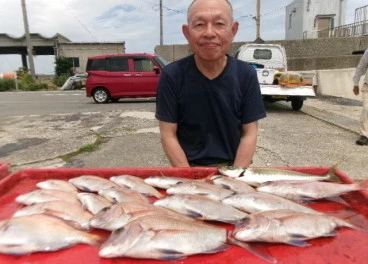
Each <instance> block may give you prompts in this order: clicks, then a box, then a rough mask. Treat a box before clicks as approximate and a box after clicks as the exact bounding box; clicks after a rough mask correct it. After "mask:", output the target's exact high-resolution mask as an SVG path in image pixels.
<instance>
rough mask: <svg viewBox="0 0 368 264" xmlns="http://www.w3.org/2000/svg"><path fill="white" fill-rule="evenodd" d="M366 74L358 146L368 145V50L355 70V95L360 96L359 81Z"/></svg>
mask: <svg viewBox="0 0 368 264" xmlns="http://www.w3.org/2000/svg"><path fill="white" fill-rule="evenodd" d="M364 74H365V77H364V83H363V86H362V90H361V91H362V97H363V110H362V114H361V116H360V137H359V139H358V140H357V141H356V142H355V143H356V144H358V145H361V146H363V145H368V49H367V50H366V51H365V52H364V54H363V56H362V58H361V59H360V62H359V64H358V66H357V68H356V70H355V74H354V77H353V82H354V88H353V92H354V94H355V95H359V81H360V78H361V77H362V76H363V75H364Z"/></svg>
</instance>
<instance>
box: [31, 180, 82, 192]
mask: <svg viewBox="0 0 368 264" xmlns="http://www.w3.org/2000/svg"><path fill="white" fill-rule="evenodd" d="M36 185H37V187H38V188H41V189H50V190H60V191H65V192H74V193H76V192H78V189H77V187H75V186H74V185H73V184H71V183H70V182H68V181H64V180H57V179H50V180H46V181H42V182H39V183H37V184H36Z"/></svg>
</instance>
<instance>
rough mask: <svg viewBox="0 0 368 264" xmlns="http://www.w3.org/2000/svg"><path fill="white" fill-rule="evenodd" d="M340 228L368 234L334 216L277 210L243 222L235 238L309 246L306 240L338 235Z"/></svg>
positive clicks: (236, 231)
mask: <svg viewBox="0 0 368 264" xmlns="http://www.w3.org/2000/svg"><path fill="white" fill-rule="evenodd" d="M340 227H349V228H353V229H358V230H362V231H367V230H365V229H362V228H360V227H357V226H354V225H352V224H350V223H349V222H347V221H344V220H342V219H339V218H337V217H334V216H329V215H322V214H320V215H316V214H308V213H302V212H296V211H293V210H275V211H268V212H262V213H257V214H253V215H251V216H250V217H249V218H248V219H244V220H243V222H241V223H239V224H238V225H237V226H236V227H235V229H234V231H233V235H234V237H235V238H236V239H238V240H241V241H246V242H271V243H286V244H290V245H294V246H307V245H308V243H307V242H305V240H309V239H314V238H317V237H331V236H335V235H336V234H337V231H336V230H337V229H338V228H340Z"/></svg>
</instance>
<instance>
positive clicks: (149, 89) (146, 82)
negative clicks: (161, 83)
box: [132, 57, 160, 96]
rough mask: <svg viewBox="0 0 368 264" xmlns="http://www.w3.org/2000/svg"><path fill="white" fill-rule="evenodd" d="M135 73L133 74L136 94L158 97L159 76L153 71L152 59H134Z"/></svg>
mask: <svg viewBox="0 0 368 264" xmlns="http://www.w3.org/2000/svg"><path fill="white" fill-rule="evenodd" d="M133 65H134V72H133V73H132V79H133V91H134V94H136V95H140V96H156V92H157V84H158V79H159V76H160V75H159V74H158V73H157V72H156V71H155V70H154V69H153V66H155V64H154V62H153V60H152V58H149V57H136V58H133Z"/></svg>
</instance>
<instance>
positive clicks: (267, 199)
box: [222, 192, 322, 214]
mask: <svg viewBox="0 0 368 264" xmlns="http://www.w3.org/2000/svg"><path fill="white" fill-rule="evenodd" d="M222 202H223V203H224V204H227V205H231V206H234V207H235V208H237V209H239V210H242V211H244V212H248V213H258V212H264V211H270V210H276V209H289V210H295V211H298V212H305V213H312V214H322V213H321V212H318V211H316V210H313V209H311V208H309V207H307V206H304V205H302V204H299V203H297V202H294V201H291V200H288V199H285V198H282V197H279V196H276V195H272V194H269V193H262V192H252V193H237V194H234V195H233V196H230V197H228V198H225V199H223V200H222Z"/></svg>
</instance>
